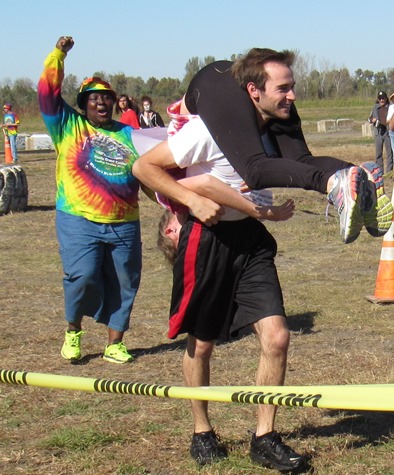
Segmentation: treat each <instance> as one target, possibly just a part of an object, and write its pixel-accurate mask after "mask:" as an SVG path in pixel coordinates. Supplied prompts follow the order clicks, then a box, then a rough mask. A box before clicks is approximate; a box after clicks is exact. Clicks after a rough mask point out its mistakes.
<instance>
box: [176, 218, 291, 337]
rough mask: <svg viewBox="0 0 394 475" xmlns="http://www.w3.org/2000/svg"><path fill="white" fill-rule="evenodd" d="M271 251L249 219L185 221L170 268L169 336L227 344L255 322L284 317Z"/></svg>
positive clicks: (272, 244) (269, 240)
mask: <svg viewBox="0 0 394 475" xmlns="http://www.w3.org/2000/svg"><path fill="white" fill-rule="evenodd" d="M276 250H277V245H276V241H275V239H274V238H273V236H272V235H271V234H270V233H269V232H268V231H267V229H266V228H265V226H264V225H263V224H262V223H260V222H259V221H257V220H255V219H253V218H246V219H244V220H241V221H221V222H219V223H218V224H217V225H215V226H211V227H207V226H204V225H203V224H201V223H200V222H199V221H198V220H196V219H195V218H192V217H189V219H188V220H187V222H186V223H185V224H184V225H183V227H182V230H181V234H180V240H179V247H178V256H177V259H176V262H175V265H174V274H173V290H172V300H171V309H170V321H169V333H168V336H169V338H176V336H177V335H178V334H180V333H189V334H191V335H193V336H195V337H196V338H198V339H199V340H203V341H211V340H216V339H219V338H220V339H221V340H222V339H223V340H227V339H228V338H229V337H230V336H235V335H236V334H237V332H238V330H240V329H241V328H243V327H245V326H247V325H250V324H251V323H254V322H257V321H258V320H260V319H261V318H264V317H268V316H273V315H281V316H285V310H284V307H283V296H282V291H281V287H280V283H279V279H278V275H277V271H276V267H275V262H274V258H275V255H276Z"/></svg>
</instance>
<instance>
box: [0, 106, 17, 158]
mask: <svg viewBox="0 0 394 475" xmlns="http://www.w3.org/2000/svg"><path fill="white" fill-rule="evenodd" d="M3 114H4V118H3V124H2V127H3V131H4V135H6V136H7V137H8V139H9V141H10V147H11V154H12V162H13V163H18V151H17V148H16V138H17V136H18V127H19V124H20V121H19V117H18V115H17V114H15V112H12V105H11V104H4V106H3Z"/></svg>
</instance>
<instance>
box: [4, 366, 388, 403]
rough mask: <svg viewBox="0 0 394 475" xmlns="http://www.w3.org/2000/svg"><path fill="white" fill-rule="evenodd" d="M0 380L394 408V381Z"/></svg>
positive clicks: (7, 374)
mask: <svg viewBox="0 0 394 475" xmlns="http://www.w3.org/2000/svg"><path fill="white" fill-rule="evenodd" d="M0 382H2V383H5V384H15V385H26V386H37V387H42V388H54V389H69V390H74V391H90V392H98V393H113V394H131V395H135V396H156V397H163V398H175V399H194V400H202V401H216V402H237V403H249V404H272V405H275V406H302V407H319V408H326V409H344V410H345V409H346V410H366V411H394V384H349V385H338V386H206V387H204V386H202V387H191V388H189V387H181V386H165V385H162V384H144V383H133V382H126V381H119V380H113V379H94V378H84V377H79V376H64V375H57V374H45V373H31V372H29V371H13V370H0Z"/></svg>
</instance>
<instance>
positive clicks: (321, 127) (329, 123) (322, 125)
mask: <svg viewBox="0 0 394 475" xmlns="http://www.w3.org/2000/svg"><path fill="white" fill-rule="evenodd" d="M336 129H337V124H336V121H335V120H319V121H318V123H317V131H318V132H321V133H327V132H333V131H335V130H336Z"/></svg>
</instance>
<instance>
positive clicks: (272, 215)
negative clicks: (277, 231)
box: [262, 200, 295, 221]
mask: <svg viewBox="0 0 394 475" xmlns="http://www.w3.org/2000/svg"><path fill="white" fill-rule="evenodd" d="M264 208H265V212H264V213H262V215H265V217H263V216H262V217H263V219H268V220H269V221H287V220H288V219H290V218H291V217H292V216H293V215H294V210H295V203H294V200H286V201H285V202H284V203H283V204H281V205H280V206H269V207H268V209H267V207H262V209H264Z"/></svg>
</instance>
